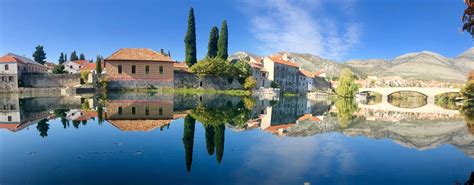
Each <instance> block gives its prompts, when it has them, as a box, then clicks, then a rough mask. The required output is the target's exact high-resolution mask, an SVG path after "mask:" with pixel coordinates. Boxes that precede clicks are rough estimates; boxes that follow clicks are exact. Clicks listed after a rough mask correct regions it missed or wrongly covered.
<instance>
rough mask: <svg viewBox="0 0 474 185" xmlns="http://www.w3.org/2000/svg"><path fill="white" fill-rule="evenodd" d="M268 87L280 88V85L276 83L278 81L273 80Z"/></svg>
mask: <svg viewBox="0 0 474 185" xmlns="http://www.w3.org/2000/svg"><path fill="white" fill-rule="evenodd" d="M270 87H271V88H280V85H278V83H276V82H275V81H272V83H271V84H270Z"/></svg>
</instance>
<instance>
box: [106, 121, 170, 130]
mask: <svg viewBox="0 0 474 185" xmlns="http://www.w3.org/2000/svg"><path fill="white" fill-rule="evenodd" d="M171 121H173V120H171V119H170V120H168V119H166V120H107V122H109V123H110V124H112V125H113V126H115V127H117V128H118V129H120V130H122V131H152V130H154V129H156V128H158V127H162V126H166V125H168V124H170V123H171Z"/></svg>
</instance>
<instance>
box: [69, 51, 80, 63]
mask: <svg viewBox="0 0 474 185" xmlns="http://www.w3.org/2000/svg"><path fill="white" fill-rule="evenodd" d="M70 57H71V61H76V60H79V57H78V56H77V54H76V51H73V52H72V53H71V56H70Z"/></svg>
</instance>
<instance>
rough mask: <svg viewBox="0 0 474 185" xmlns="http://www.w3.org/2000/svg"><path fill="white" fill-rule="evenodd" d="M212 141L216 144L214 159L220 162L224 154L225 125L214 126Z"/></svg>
mask: <svg viewBox="0 0 474 185" xmlns="http://www.w3.org/2000/svg"><path fill="white" fill-rule="evenodd" d="M214 133H215V134H214V143H215V145H216V159H217V162H218V163H221V161H222V157H223V156H224V140H225V125H224V124H219V125H217V126H215V127H214Z"/></svg>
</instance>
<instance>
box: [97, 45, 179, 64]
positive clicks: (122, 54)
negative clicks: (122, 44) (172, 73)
mask: <svg viewBox="0 0 474 185" xmlns="http://www.w3.org/2000/svg"><path fill="white" fill-rule="evenodd" d="M105 60H107V61H111V60H112V61H113V60H119V61H124V60H125V61H157V62H173V60H172V59H171V57H169V56H166V55H164V54H162V53H160V52H157V51H154V50H152V49H149V48H122V49H119V50H118V51H116V52H115V53H113V54H112V55H110V56H109V57H107V58H106V59H105Z"/></svg>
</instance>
